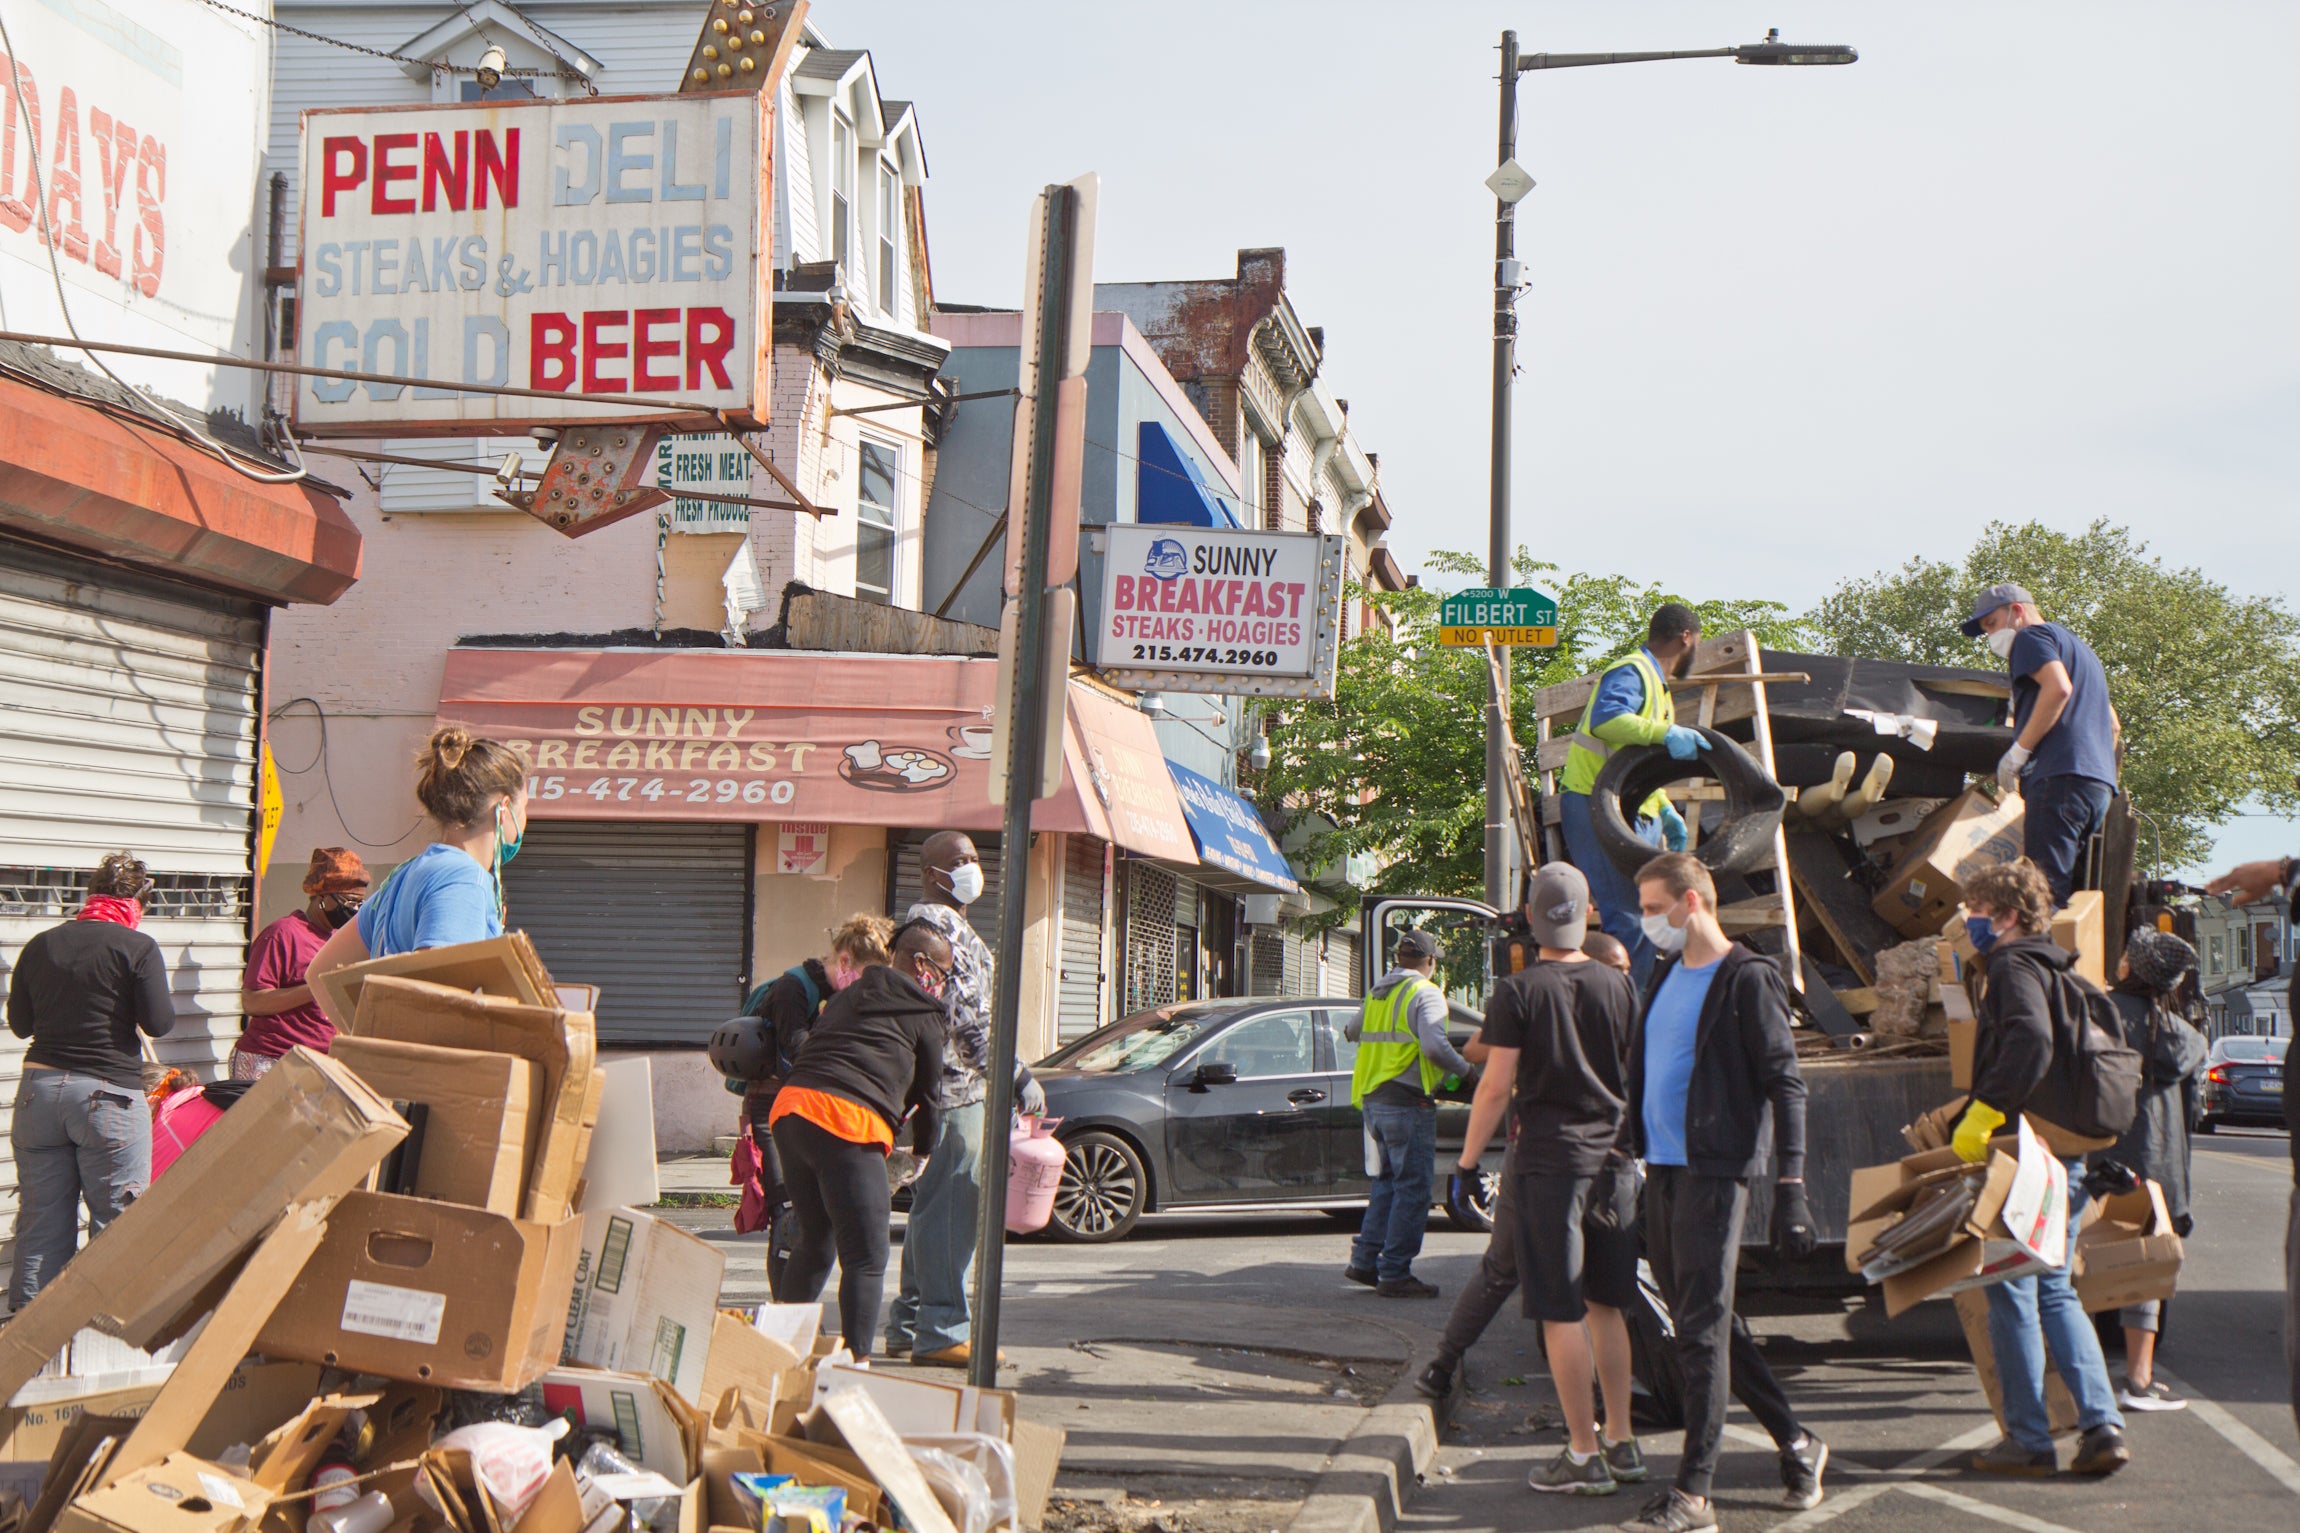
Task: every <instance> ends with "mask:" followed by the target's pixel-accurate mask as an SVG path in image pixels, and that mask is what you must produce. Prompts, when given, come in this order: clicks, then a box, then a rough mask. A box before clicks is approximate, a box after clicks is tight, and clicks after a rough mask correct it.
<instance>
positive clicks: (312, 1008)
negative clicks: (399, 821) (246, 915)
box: [229, 846, 367, 1081]
mask: <svg viewBox="0 0 2300 1533" xmlns="http://www.w3.org/2000/svg"><path fill="white" fill-rule="evenodd" d="M303 892H304V895H305V903H304V907H303V909H301V910H295V911H290V912H289V913H288V914H286V915H284V916H282V917H280V918H279V919H278V920H277V921H274V922H272V924H271V925H269V926H267V927H265V928H264V929H263V930H262V931H260V932H257V933H256V939H255V941H253V942H251V943H249V944H248V963H247V969H246V972H245V973H244V974H242V975H241V978H240V1010H241V1012H242V1013H243V1014H245V1016H246V1017H247V1025H246V1027H245V1028H244V1029H243V1030H242V1031H241V1033H240V1041H239V1042H237V1043H235V1044H233V1045H232V1057H231V1063H230V1071H229V1073H230V1076H231V1079H233V1080H235V1081H252V1080H257V1079H260V1078H261V1077H262V1075H263V1073H264V1072H265V1071H266V1070H269V1069H270V1068H271V1067H272V1066H273V1065H275V1064H277V1063H279V1059H280V1056H281V1055H283V1054H285V1053H286V1052H287V1051H288V1050H289V1049H292V1048H294V1047H295V1046H296V1045H297V1044H299V1043H300V1044H302V1045H303V1046H304V1047H305V1048H308V1049H317V1050H318V1051H319V1052H320V1053H322V1054H325V1053H326V1052H327V1049H328V1045H329V1044H330V1043H333V1042H334V1041H335V1025H334V1024H333V1023H331V1022H329V1021H328V1019H327V1013H326V1012H325V1011H323V1010H321V1009H320V1004H319V1002H318V1001H317V1000H316V999H314V998H313V996H312V993H311V986H310V985H309V984H308V983H306V982H305V978H304V976H305V974H306V973H307V972H308V971H309V970H310V968H311V961H312V960H313V959H314V958H316V957H318V956H319V950H320V949H321V948H322V947H324V946H326V944H327V939H328V938H330V937H332V936H334V935H335V934H336V933H337V932H339V931H341V930H342V929H343V928H344V927H345V926H346V925H347V924H349V922H350V921H351V919H352V918H353V917H354V916H356V915H358V914H359V907H360V902H361V901H363V900H365V899H366V898H367V867H366V865H365V864H363V863H362V862H361V861H360V860H359V853H357V852H355V851H352V850H350V849H349V848H347V847H341V846H322V847H318V848H315V849H314V850H313V852H312V854H311V866H310V868H308V869H307V870H305V872H304V876H303Z"/></svg>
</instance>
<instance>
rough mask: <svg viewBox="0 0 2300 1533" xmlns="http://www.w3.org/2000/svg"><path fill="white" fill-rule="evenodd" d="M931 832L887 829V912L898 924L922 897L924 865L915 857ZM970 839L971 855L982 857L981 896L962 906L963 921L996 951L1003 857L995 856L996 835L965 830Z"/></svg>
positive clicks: (1003, 888) (1002, 904) (924, 885)
mask: <svg viewBox="0 0 2300 1533" xmlns="http://www.w3.org/2000/svg"><path fill="white" fill-rule="evenodd" d="M933 834H934V832H932V831H927V830H898V831H890V832H888V838H889V840H890V841H891V843H892V845H893V848H894V867H893V870H892V873H891V874H890V877H891V879H892V882H893V885H894V887H893V889H892V890H891V891H890V892H889V895H888V899H887V914H888V915H890V916H892V917H894V919H895V921H896V922H897V923H898V924H899V923H900V922H901V921H902V920H903V918H904V917H905V916H907V915H909V914H910V907H911V906H913V905H917V904H920V903H922V902H924V901H925V899H926V869H925V864H923V863H922V862H920V861H919V848H921V847H923V846H924V845H925V844H926V839H927V837H929V836H931V835H933ZM969 834H970V836H971V839H972V840H973V842H974V850H975V855H977V856H979V857H980V858H981V859H982V897H981V898H980V899H978V900H976V901H975V902H974V903H973V904H971V905H969V906H967V907H966V923H967V925H969V926H971V927H973V928H974V932H975V935H976V936H978V937H980V938H981V939H982V940H983V944H984V945H985V946H987V947H988V948H989V949H990V951H991V952H992V953H994V954H995V953H996V952H997V951H998V915H999V912H1000V911H1001V910H1003V909H1004V908H1005V904H1004V901H1005V898H1006V896H1005V893H1004V890H1005V879H1004V878H1003V877H1002V876H1001V875H1002V873H1003V870H1004V866H1005V859H1004V858H1002V857H1000V856H999V846H998V842H999V837H998V836H997V834H996V833H995V832H993V833H989V834H974V833H971V832H970V833H969Z"/></svg>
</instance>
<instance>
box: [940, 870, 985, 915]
mask: <svg viewBox="0 0 2300 1533" xmlns="http://www.w3.org/2000/svg"><path fill="white" fill-rule="evenodd" d="M943 878H944V881H945V882H946V883H948V884H949V885H950V897H951V898H952V899H954V900H956V901H958V902H959V903H960V904H961V905H971V904H973V903H974V902H975V901H976V900H979V899H981V898H982V864H981V863H978V862H962V863H960V864H959V865H958V866H957V867H955V868H952V869H951V870H950V871H949V872H948V873H946V874H944V875H943Z"/></svg>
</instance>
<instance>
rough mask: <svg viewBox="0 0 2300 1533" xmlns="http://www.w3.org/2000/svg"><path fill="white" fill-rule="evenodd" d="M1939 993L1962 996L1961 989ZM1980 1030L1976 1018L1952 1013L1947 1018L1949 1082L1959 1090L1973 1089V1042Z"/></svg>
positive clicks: (1961, 997)
mask: <svg viewBox="0 0 2300 1533" xmlns="http://www.w3.org/2000/svg"><path fill="white" fill-rule="evenodd" d="M1941 994H1942V996H1943V997H1944V998H1945V997H1947V996H1951V995H1953V996H1956V997H1957V998H1958V999H1959V1000H1962V999H1963V998H1964V991H1962V990H1943V991H1942V992H1941ZM1980 1032H1981V1024H1980V1021H1979V1019H1977V1018H1972V1017H1958V1016H1955V1015H1953V1014H1952V1015H1951V1016H1950V1018H1949V1084H1950V1085H1951V1086H1954V1087H1955V1088H1956V1089H1957V1090H1959V1091H1970V1090H1972V1089H1973V1044H1974V1043H1975V1042H1976V1041H1977V1040H1978V1039H1979V1037H1980Z"/></svg>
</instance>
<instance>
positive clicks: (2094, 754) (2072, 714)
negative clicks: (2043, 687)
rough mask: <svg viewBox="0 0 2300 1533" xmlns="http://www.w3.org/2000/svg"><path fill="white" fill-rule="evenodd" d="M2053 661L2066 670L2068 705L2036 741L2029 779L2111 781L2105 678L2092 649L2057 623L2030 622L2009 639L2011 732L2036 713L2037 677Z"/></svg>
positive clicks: (2111, 734) (2111, 730) (2112, 729)
mask: <svg viewBox="0 0 2300 1533" xmlns="http://www.w3.org/2000/svg"><path fill="white" fill-rule="evenodd" d="M2055 660H2058V661H2059V662H2060V663H2061V664H2062V665H2063V666H2066V667H2067V668H2068V680H2069V687H2070V691H2069V698H2068V706H2067V707H2066V708H2064V709H2062V710H2061V715H2060V722H2059V723H2057V724H2055V725H2053V727H2052V730H2051V732H2050V733H2049V734H2047V735H2046V736H2045V737H2044V738H2043V739H2042V740H2040V741H2038V742H2037V747H2036V754H2035V756H2034V757H2032V758H2031V759H2030V761H2029V764H2028V775H2029V776H2031V777H2034V778H2037V779H2040V780H2041V779H2043V778H2047V777H2089V778H2091V779H2093V780H2094V781H2095V782H2105V783H2113V782H2115V781H2116V726H2115V725H2114V724H2112V723H2110V722H2109V712H2110V710H2109V706H2108V673H2107V672H2106V671H2104V670H2102V669H2101V665H2100V656H2098V655H2096V654H2094V653H2093V652H2092V646H2091V645H2089V644H2087V643H2085V642H2084V640H2082V639H2080V638H2078V637H2077V636H2076V635H2075V634H2073V633H2071V632H2069V631H2068V630H2067V629H2066V628H2063V627H2062V626H2061V625H2060V624H2058V623H2031V624H2029V626H2028V627H2026V628H2023V629H2022V630H2021V631H2020V632H2019V633H2018V634H2017V635H2015V636H2014V638H2013V647H2012V655H2011V657H2010V658H2009V659H2008V660H2007V661H2006V662H2005V664H2006V667H2007V669H2009V670H2010V671H2011V672H2012V689H2013V729H2014V731H2015V732H2016V733H2017V732H2018V731H2019V730H2021V729H2023V728H2025V727H2026V726H2027V724H2028V719H2029V715H2030V714H2032V713H2034V712H2035V711H2036V699H2037V693H2038V691H2039V690H2040V689H2039V688H2038V686H2037V682H2036V673H2037V672H2038V671H2039V670H2040V669H2042V668H2043V667H2044V666H2046V665H2047V664H2049V663H2050V662H2052V661H2055Z"/></svg>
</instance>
